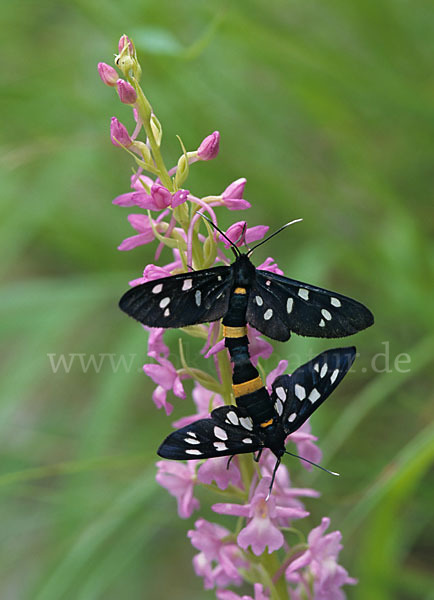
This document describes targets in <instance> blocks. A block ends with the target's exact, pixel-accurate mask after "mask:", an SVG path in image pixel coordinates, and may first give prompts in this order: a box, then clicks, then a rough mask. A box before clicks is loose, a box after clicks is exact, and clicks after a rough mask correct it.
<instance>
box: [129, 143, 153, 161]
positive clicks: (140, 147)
mask: <svg viewBox="0 0 434 600" xmlns="http://www.w3.org/2000/svg"><path fill="white" fill-rule="evenodd" d="M133 150H137V152H139V153H140V154H141V155H142V158H143V160H144V161H145V163H146V164H148V165H152V155H151V151H150V150H149V148H148V146H147V145H146V144H145V143H144V142H138V141H137V140H135V141H134V143H133Z"/></svg>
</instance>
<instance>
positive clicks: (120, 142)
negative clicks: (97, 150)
mask: <svg viewBox="0 0 434 600" xmlns="http://www.w3.org/2000/svg"><path fill="white" fill-rule="evenodd" d="M110 138H111V141H112V144H114V145H115V146H125V147H126V148H128V147H129V146H131V144H132V143H133V140H132V139H131V138H130V136H129V134H128V131H127V128H126V127H125V125H122V123H121V122H120V121H118V120H117V119H116V117H112V120H111V124H110Z"/></svg>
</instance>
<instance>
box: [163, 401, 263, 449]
mask: <svg viewBox="0 0 434 600" xmlns="http://www.w3.org/2000/svg"><path fill="white" fill-rule="evenodd" d="M244 419H247V417H245V416H244V412H243V411H242V410H240V409H239V408H238V407H236V406H221V407H219V408H216V409H215V410H213V411H212V413H211V417H210V418H208V419H200V420H199V421H195V422H194V423H191V424H190V425H186V426H185V427H182V428H181V429H177V430H176V431H174V432H173V433H171V434H170V435H169V436H168V437H167V438H166V439H165V440H164V442H163V443H162V444H161V446H160V447H159V449H158V454H159V456H161V457H163V458H170V459H172V460H192V459H201V458H213V457H216V456H232V455H234V454H246V453H248V452H255V451H256V450H258V449H259V448H260V441H259V438H258V436H257V435H256V434H255V433H254V431H253V425H252V426H251V425H250V423H251V420H250V422H249V421H247V420H244ZM234 423H238V424H234ZM243 423H244V425H243Z"/></svg>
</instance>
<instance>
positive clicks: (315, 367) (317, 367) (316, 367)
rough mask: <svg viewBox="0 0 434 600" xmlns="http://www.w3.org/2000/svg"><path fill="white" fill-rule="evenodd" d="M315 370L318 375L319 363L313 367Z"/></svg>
mask: <svg viewBox="0 0 434 600" xmlns="http://www.w3.org/2000/svg"><path fill="white" fill-rule="evenodd" d="M313 370H314V371H316V372H317V373H319V364H318V363H315V364H314V365H313Z"/></svg>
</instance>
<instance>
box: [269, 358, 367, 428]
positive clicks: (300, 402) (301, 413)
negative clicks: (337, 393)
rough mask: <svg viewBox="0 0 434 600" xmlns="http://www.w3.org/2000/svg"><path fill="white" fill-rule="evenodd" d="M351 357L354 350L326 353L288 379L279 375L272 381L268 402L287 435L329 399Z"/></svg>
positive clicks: (343, 375)
mask: <svg viewBox="0 0 434 600" xmlns="http://www.w3.org/2000/svg"><path fill="white" fill-rule="evenodd" d="M355 356H356V349H355V348H354V347H349V348H335V349H332V350H326V351H325V352H322V353H321V354H318V356H316V357H315V358H314V359H312V360H311V361H309V362H308V363H306V364H304V365H302V366H301V367H299V368H298V369H297V370H296V371H294V373H293V374H292V375H281V376H279V377H277V378H276V379H275V380H274V382H273V384H272V395H271V399H272V401H273V403H274V407H275V409H276V412H277V414H278V415H279V417H280V419H281V421H282V424H283V427H284V429H285V432H286V433H287V434H290V433H293V432H294V431H296V430H297V429H298V428H299V427H301V425H303V423H304V422H305V421H306V420H307V419H308V418H309V417H310V415H311V414H312V413H313V412H314V411H315V410H316V409H317V408H318V407H319V406H320V405H321V404H322V403H323V402H324V400H325V399H326V398H328V396H330V394H331V393H332V392H333V390H334V389H335V388H336V387H337V386H338V385H339V383H340V382H341V381H342V379H343V378H344V377H345V375H346V373H347V372H348V371H349V369H350V367H351V365H352V364H353V362H354V359H355Z"/></svg>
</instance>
